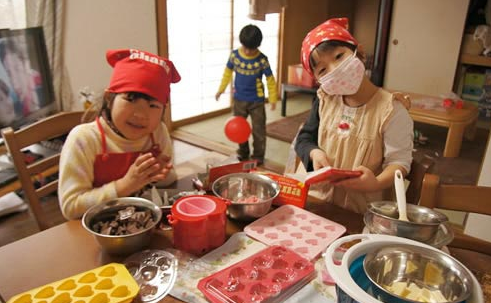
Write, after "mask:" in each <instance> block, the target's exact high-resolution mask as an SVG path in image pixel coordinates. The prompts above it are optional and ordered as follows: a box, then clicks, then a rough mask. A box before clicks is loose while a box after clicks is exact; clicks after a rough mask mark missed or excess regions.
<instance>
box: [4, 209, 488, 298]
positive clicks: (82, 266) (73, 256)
mask: <svg viewBox="0 0 491 303" xmlns="http://www.w3.org/2000/svg"><path fill="white" fill-rule="evenodd" d="M306 209H308V210H310V211H312V212H314V213H316V214H319V215H321V216H323V217H326V218H328V219H330V220H332V221H335V222H337V223H340V224H342V225H344V226H345V227H346V229H347V234H356V233H361V232H362V230H363V227H364V223H363V216H362V215H360V214H355V213H353V212H350V211H347V210H345V209H342V208H340V207H337V206H335V205H332V204H325V203H314V202H309V203H308V204H307V206H306ZM244 226H245V224H244V223H242V222H237V221H232V220H229V221H228V223H227V235H228V236H230V235H232V234H234V233H236V232H238V231H241V230H243V228H244ZM171 239H172V232H171V231H160V230H159V231H156V232H155V233H154V236H153V239H152V242H151V244H150V248H155V249H165V248H169V247H171V245H172V244H171ZM450 250H451V253H452V254H453V255H454V256H455V257H456V258H458V259H459V260H460V261H461V262H462V263H464V264H465V265H466V266H467V267H468V268H469V269H470V270H472V271H473V272H478V273H481V274H484V273H487V274H490V273H491V257H490V256H487V255H483V254H478V253H474V252H469V251H465V250H455V251H454V250H453V249H450ZM123 259H124V257H116V256H110V255H107V254H105V253H103V252H101V249H100V247H99V245H98V243H97V241H96V240H95V238H94V237H93V236H92V235H91V234H89V233H88V232H87V231H85V230H84V228H83V227H82V226H81V222H80V221H78V220H76V221H68V222H65V223H63V224H61V225H58V226H55V227H53V228H50V229H48V230H45V231H43V232H40V233H37V234H35V235H33V236H30V237H27V238H24V239H22V240H19V241H17V242H14V243H12V244H9V245H6V246H3V247H0V268H1V273H0V294H1V295H2V296H3V297H4V299H7V300H8V299H9V298H11V297H12V296H14V295H16V294H18V293H21V292H25V291H28V290H30V289H33V288H36V287H39V286H42V285H45V284H49V283H52V282H55V281H58V280H61V279H65V278H67V277H70V276H73V275H76V274H79V273H81V272H84V271H88V270H92V269H94V268H96V267H99V266H102V265H104V264H108V263H111V262H121V261H123ZM161 302H181V301H180V300H178V299H175V298H173V297H172V296H166V297H165V298H164V299H163V300H162V301H161Z"/></svg>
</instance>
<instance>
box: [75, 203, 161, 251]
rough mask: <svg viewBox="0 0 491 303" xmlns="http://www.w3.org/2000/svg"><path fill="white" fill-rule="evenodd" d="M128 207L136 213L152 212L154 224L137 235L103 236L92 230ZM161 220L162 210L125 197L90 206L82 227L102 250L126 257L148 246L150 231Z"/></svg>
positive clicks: (152, 204)
mask: <svg viewBox="0 0 491 303" xmlns="http://www.w3.org/2000/svg"><path fill="white" fill-rule="evenodd" d="M129 206H134V207H135V208H136V210H137V211H141V210H146V209H149V210H150V211H151V212H152V216H153V218H152V219H153V222H154V223H153V224H152V225H151V226H148V227H147V228H145V229H142V230H140V231H139V232H137V233H133V234H128V235H104V234H101V233H98V232H95V231H94V230H93V229H92V226H93V225H94V224H95V223H97V222H101V221H110V220H113V219H114V218H115V217H116V215H117V214H118V211H120V210H122V209H125V208H127V207H129ZM161 218H162V210H161V209H160V208H159V207H158V206H157V205H155V204H154V203H153V202H152V201H149V200H147V199H143V198H137V197H125V198H118V199H116V200H111V201H108V202H106V203H101V204H97V205H94V206H92V207H91V208H89V209H88V210H87V211H86V212H85V214H84V215H83V217H82V225H83V227H84V228H85V229H86V230H87V231H88V232H90V233H91V234H93V235H94V237H95V238H96V240H97V242H99V245H100V246H101V248H102V250H104V251H105V252H107V253H109V254H115V255H126V254H130V253H134V252H136V251H139V250H141V249H142V248H144V247H145V246H147V245H148V244H149V242H150V240H151V236H152V229H154V228H155V227H156V226H157V225H158V224H159V223H160V220H161Z"/></svg>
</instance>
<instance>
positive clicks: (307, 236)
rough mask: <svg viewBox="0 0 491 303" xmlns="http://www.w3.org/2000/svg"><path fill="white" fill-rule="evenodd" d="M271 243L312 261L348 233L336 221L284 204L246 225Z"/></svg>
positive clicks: (249, 232) (251, 232)
mask: <svg viewBox="0 0 491 303" xmlns="http://www.w3.org/2000/svg"><path fill="white" fill-rule="evenodd" d="M244 231H245V233H246V234H247V235H248V236H250V237H252V238H254V239H256V240H258V241H260V242H263V243H265V244H267V245H281V246H284V247H287V248H289V249H292V250H293V251H295V252H297V253H299V254H300V255H302V256H304V257H305V258H307V259H309V260H312V259H314V258H315V257H317V256H318V255H319V254H320V253H321V252H323V251H324V250H325V249H326V248H327V246H328V245H329V244H331V242H333V241H334V240H336V239H337V238H339V237H340V236H341V235H342V234H344V233H345V232H346V228H345V227H344V226H342V225H340V224H338V223H336V222H333V221H330V220H328V219H326V218H323V217H321V216H318V215H316V214H313V213H311V212H309V211H306V210H305V209H303V208H300V207H297V206H293V205H283V206H281V207H279V208H278V209H276V210H274V211H272V212H270V213H269V214H267V215H266V216H264V217H262V218H260V219H258V220H256V221H254V222H252V223H251V224H249V225H247V226H246V227H245V228H244Z"/></svg>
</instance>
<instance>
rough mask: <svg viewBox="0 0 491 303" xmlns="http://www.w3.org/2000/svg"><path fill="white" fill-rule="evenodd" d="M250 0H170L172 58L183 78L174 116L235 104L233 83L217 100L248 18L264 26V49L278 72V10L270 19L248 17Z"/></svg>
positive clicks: (174, 89) (175, 87) (184, 116)
mask: <svg viewBox="0 0 491 303" xmlns="http://www.w3.org/2000/svg"><path fill="white" fill-rule="evenodd" d="M248 12H249V1H247V0H235V1H233V0H190V1H182V0H167V28H168V45H169V58H170V59H171V60H172V61H173V62H174V64H175V66H176V68H177V70H178V71H179V73H180V74H181V77H182V80H181V82H179V83H178V84H176V85H172V87H171V99H172V102H171V115H172V121H173V122H175V121H180V120H185V119H190V118H191V119H192V118H194V117H199V116H203V115H206V114H209V113H213V112H216V111H220V110H223V109H228V108H229V107H230V89H227V90H226V92H225V93H224V94H222V96H221V97H220V100H219V101H218V102H217V101H215V93H216V92H217V90H218V86H219V85H220V81H221V78H222V75H223V70H224V68H225V64H226V62H227V59H228V56H229V54H230V51H231V50H232V48H237V47H239V46H240V43H239V40H238V36H239V32H240V30H241V28H242V27H243V26H245V25H247V24H250V23H252V24H256V25H257V26H259V28H261V31H262V32H263V36H264V38H263V43H262V46H261V48H260V49H261V51H263V52H264V53H265V54H266V55H267V56H268V59H269V60H270V64H271V66H272V68H273V72H274V73H275V76H276V67H277V65H278V63H277V57H278V31H279V30H278V28H279V14H272V15H268V18H267V20H266V21H254V20H250V19H248V18H247V14H248Z"/></svg>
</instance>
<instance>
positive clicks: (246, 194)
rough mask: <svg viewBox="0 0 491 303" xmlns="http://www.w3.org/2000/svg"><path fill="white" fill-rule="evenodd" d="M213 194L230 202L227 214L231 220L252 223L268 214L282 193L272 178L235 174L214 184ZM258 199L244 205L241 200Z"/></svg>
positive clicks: (221, 178)
mask: <svg viewBox="0 0 491 303" xmlns="http://www.w3.org/2000/svg"><path fill="white" fill-rule="evenodd" d="M211 189H212V191H213V193H214V194H215V195H216V196H217V197H220V198H223V199H226V200H229V201H230V202H231V205H229V206H228V209H227V212H228V215H229V217H230V218H232V219H236V220H241V221H252V220H255V219H257V218H260V217H262V216H264V215H265V214H267V213H268V211H269V210H270V208H271V204H272V203H273V199H274V198H276V197H277V196H278V194H279V193H280V186H279V185H278V183H276V182H275V181H273V180H272V179H271V178H269V177H267V176H265V175H261V174H254V173H234V174H229V175H225V176H222V177H220V178H218V179H217V180H215V182H213V185H212V187H211ZM251 197H257V198H258V201H257V202H252V203H243V202H239V200H241V199H247V198H251Z"/></svg>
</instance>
